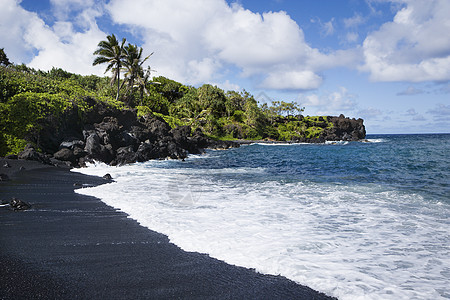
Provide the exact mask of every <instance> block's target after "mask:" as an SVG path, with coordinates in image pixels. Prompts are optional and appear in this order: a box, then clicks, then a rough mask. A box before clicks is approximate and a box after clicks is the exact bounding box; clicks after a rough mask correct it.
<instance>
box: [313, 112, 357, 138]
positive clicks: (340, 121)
mask: <svg viewBox="0 0 450 300" xmlns="http://www.w3.org/2000/svg"><path fill="white" fill-rule="evenodd" d="M328 121H330V122H332V123H333V127H332V128H325V130H324V131H323V133H322V135H321V137H322V138H323V139H324V140H327V141H359V140H362V139H364V138H365V137H366V128H365V127H364V124H363V122H364V121H363V120H362V119H358V120H356V119H350V118H346V117H345V116H344V115H342V114H341V115H340V116H339V117H328Z"/></svg>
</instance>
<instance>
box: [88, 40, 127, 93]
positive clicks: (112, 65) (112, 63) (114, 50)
mask: <svg viewBox="0 0 450 300" xmlns="http://www.w3.org/2000/svg"><path fill="white" fill-rule="evenodd" d="M106 39H107V40H106V41H100V43H98V49H97V50H95V52H94V55H97V57H96V58H95V59H94V63H93V65H94V66H95V65H98V64H105V63H106V64H108V66H107V67H106V71H105V73H106V72H108V71H110V70H111V71H112V72H113V77H112V80H111V85H112V84H114V82H116V81H117V95H116V100H118V99H119V91H120V71H121V68H122V61H123V60H124V59H125V51H124V44H125V42H126V39H125V38H123V39H122V43H121V44H119V41H118V40H117V38H116V36H115V35H114V34H111V35H108V36H107V37H106Z"/></svg>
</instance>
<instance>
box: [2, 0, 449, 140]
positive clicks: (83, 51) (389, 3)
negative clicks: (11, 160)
mask: <svg viewBox="0 0 450 300" xmlns="http://www.w3.org/2000/svg"><path fill="white" fill-rule="evenodd" d="M112 33H114V34H115V35H116V36H117V37H118V38H119V39H121V38H123V37H125V38H126V39H127V42H130V43H132V44H136V45H138V46H140V47H143V49H144V53H143V54H144V55H148V54H150V53H152V52H153V53H154V54H153V55H152V56H151V57H150V59H149V60H148V61H147V65H150V66H151V68H152V69H153V70H155V71H154V73H153V75H154V76H165V77H168V78H170V79H173V80H176V81H178V82H181V83H183V84H187V85H193V86H200V85H202V84H205V83H210V84H213V85H217V86H219V87H220V88H222V89H224V90H236V91H240V90H243V89H245V90H246V91H248V92H250V93H251V94H252V95H254V96H255V98H256V99H257V100H258V101H259V102H260V103H269V104H270V102H271V101H275V100H282V101H286V102H292V101H295V102H297V103H298V104H299V105H300V106H302V107H305V111H304V114H305V115H340V114H344V115H345V116H348V117H352V118H363V119H364V124H365V126H366V130H367V132H368V133H369V134H377V133H449V132H450V34H449V33H450V0H339V1H338V0H301V1H298V0H189V1H186V0H133V1H127V0H104V1H95V0H22V1H20V0H0V48H4V51H5V53H6V54H7V56H8V58H9V60H10V61H11V62H13V63H16V64H21V63H25V64H26V65H28V66H30V67H33V68H36V69H41V70H50V69H51V68H52V67H56V68H62V69H65V70H67V71H70V72H73V73H79V74H83V75H89V74H96V75H100V76H104V75H105V74H104V70H105V66H101V65H100V66H92V62H93V60H94V56H93V52H94V51H95V50H96V49H97V44H98V42H99V41H101V40H105V39H106V36H107V35H109V34H112ZM106 75H108V76H109V75H110V74H106Z"/></svg>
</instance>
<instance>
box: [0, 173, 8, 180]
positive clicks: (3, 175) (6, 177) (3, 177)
mask: <svg viewBox="0 0 450 300" xmlns="http://www.w3.org/2000/svg"><path fill="white" fill-rule="evenodd" d="M8 180H9V177H8V175H6V174H3V173H2V174H0V181H8Z"/></svg>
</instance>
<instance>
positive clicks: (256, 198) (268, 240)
mask: <svg viewBox="0 0 450 300" xmlns="http://www.w3.org/2000/svg"><path fill="white" fill-rule="evenodd" d="M168 163H173V162H165V161H153V162H147V163H143V164H133V165H127V166H123V167H120V168H117V167H109V166H106V165H104V164H96V165H92V166H90V167H89V168H86V169H81V170H79V171H81V172H83V173H86V174H91V175H99V176H102V175H104V174H105V173H110V174H111V175H112V177H113V178H114V180H115V182H114V183H110V184H105V185H101V186H98V187H94V188H85V189H80V190H77V191H76V192H77V193H81V194H86V195H91V196H95V197H98V198H100V199H102V200H103V201H104V202H105V203H106V204H108V205H111V206H113V207H115V208H120V209H121V210H122V211H124V212H126V213H127V214H129V215H130V217H132V218H133V219H136V220H137V221H138V222H139V223H140V224H141V225H143V226H146V227H148V228H150V229H152V230H155V231H158V232H161V233H164V234H166V235H167V236H168V237H169V239H170V240H171V241H172V242H173V243H175V244H176V245H178V246H180V247H181V248H182V249H184V250H186V251H196V252H201V253H208V254H209V255H210V256H212V257H215V258H218V259H220V260H224V261H226V262H228V263H230V264H234V265H239V266H244V267H249V268H255V269H256V270H257V271H259V272H262V273H268V274H276V275H277V274H281V275H283V276H286V277H288V278H290V279H292V280H294V281H296V282H299V283H301V284H305V285H308V286H310V287H312V288H314V289H317V290H319V291H322V292H325V293H327V294H329V295H332V296H336V297H338V298H339V299H344V300H345V299H440V298H443V296H442V295H444V294H445V295H447V296H448V295H449V293H450V290H449V288H448V282H449V280H450V267H449V266H450V255H449V254H450V253H449V252H450V249H449V241H450V236H449V231H448V228H449V227H448V225H449V218H448V216H449V211H450V208H449V207H448V205H445V204H443V205H439V206H436V205H435V204H430V203H427V202H425V201H424V200H423V199H422V198H421V197H420V196H418V195H415V194H407V193H401V192H398V191H395V190H386V189H383V188H381V187H379V186H375V185H367V186H336V185H326V184H316V183H311V182H296V183H287V184H282V183H279V182H275V181H268V182H263V183H252V184H250V183H248V182H246V181H236V180H233V181H231V180H229V181H224V180H219V179H214V176H211V175H213V174H217V173H218V172H227V173H233V172H237V173H245V172H247V173H248V174H251V173H252V172H256V173H260V172H264V170H263V169H259V168H256V169H245V168H241V169H217V170H210V169H203V170H202V169H195V170H192V169H182V168H161V167H162V166H165V164H166V165H167V164H168Z"/></svg>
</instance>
